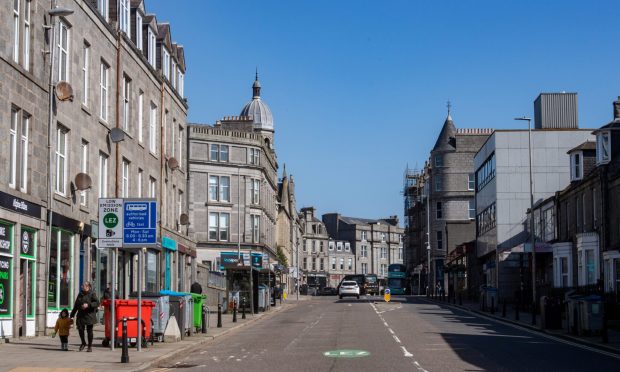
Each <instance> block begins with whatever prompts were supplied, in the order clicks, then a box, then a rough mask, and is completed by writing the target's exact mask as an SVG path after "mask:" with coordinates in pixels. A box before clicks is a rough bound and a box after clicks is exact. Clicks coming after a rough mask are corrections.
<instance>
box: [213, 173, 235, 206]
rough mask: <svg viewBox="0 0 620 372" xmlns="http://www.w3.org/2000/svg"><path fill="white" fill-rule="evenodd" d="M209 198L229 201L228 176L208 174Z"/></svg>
mask: <svg viewBox="0 0 620 372" xmlns="http://www.w3.org/2000/svg"><path fill="white" fill-rule="evenodd" d="M209 200H211V201H221V202H229V201H230V177H227V176H209Z"/></svg>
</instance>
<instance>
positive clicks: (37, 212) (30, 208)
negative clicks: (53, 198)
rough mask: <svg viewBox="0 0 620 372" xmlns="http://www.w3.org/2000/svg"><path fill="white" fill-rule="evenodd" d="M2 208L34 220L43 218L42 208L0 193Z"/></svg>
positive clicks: (0, 205)
mask: <svg viewBox="0 0 620 372" xmlns="http://www.w3.org/2000/svg"><path fill="white" fill-rule="evenodd" d="M0 207H2V208H6V209H10V210H13V211H15V212H17V213H21V214H25V215H27V216H31V217H34V218H39V219H40V218H41V206H40V205H37V204H34V203H31V202H29V201H27V200H23V199H20V198H17V197H15V196H13V195H11V194H7V193H5V192H2V191H0Z"/></svg>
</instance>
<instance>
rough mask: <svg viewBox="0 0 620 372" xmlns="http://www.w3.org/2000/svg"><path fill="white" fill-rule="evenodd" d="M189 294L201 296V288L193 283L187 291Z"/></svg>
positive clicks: (198, 284) (196, 283)
mask: <svg viewBox="0 0 620 372" xmlns="http://www.w3.org/2000/svg"><path fill="white" fill-rule="evenodd" d="M189 291H190V292H191V293H196V294H202V286H201V285H200V283H198V282H194V283H193V284H192V286H191V288H190V290H189Z"/></svg>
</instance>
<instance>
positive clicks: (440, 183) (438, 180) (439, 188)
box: [435, 175, 443, 191]
mask: <svg viewBox="0 0 620 372" xmlns="http://www.w3.org/2000/svg"><path fill="white" fill-rule="evenodd" d="M442 190H443V179H442V178H441V176H439V175H437V176H435V191H442Z"/></svg>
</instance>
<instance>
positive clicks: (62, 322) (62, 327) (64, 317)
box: [52, 309, 73, 351]
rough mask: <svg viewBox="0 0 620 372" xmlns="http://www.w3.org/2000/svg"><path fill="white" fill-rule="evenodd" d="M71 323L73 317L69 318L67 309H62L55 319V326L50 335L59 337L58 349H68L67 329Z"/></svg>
mask: <svg viewBox="0 0 620 372" xmlns="http://www.w3.org/2000/svg"><path fill="white" fill-rule="evenodd" d="M71 325H73V319H71V318H69V310H67V309H62V311H61V312H60V317H59V318H58V320H56V326H55V327H54V333H52V337H56V334H58V338H60V350H64V351H69V330H70V329H71Z"/></svg>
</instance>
